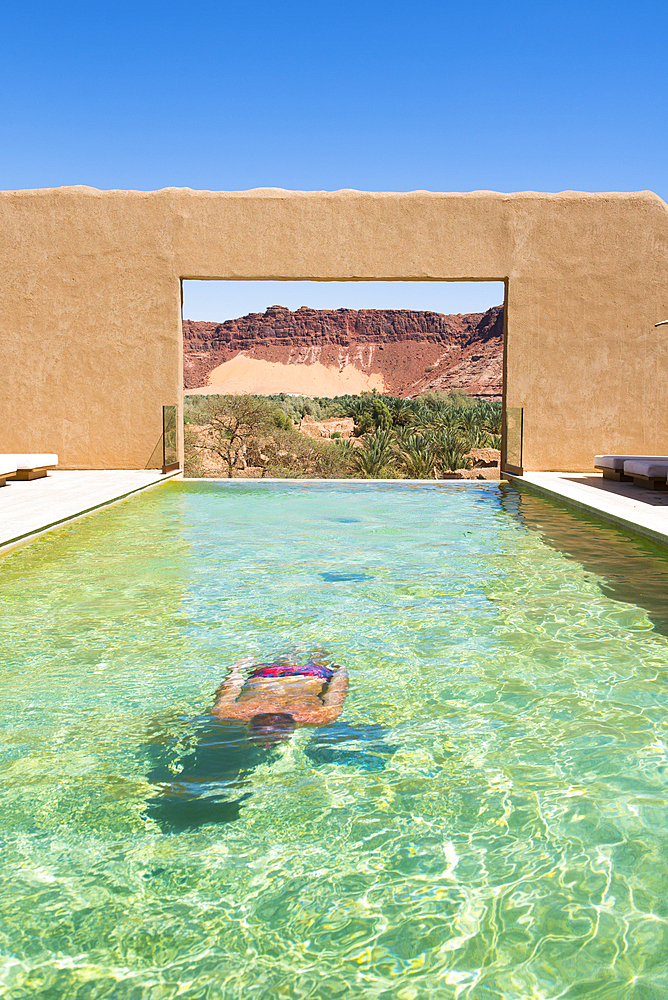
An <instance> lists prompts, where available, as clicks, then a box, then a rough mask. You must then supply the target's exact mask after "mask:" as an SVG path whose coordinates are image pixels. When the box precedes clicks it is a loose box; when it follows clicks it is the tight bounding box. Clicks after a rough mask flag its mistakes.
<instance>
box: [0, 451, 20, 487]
mask: <svg viewBox="0 0 668 1000" xmlns="http://www.w3.org/2000/svg"><path fill="white" fill-rule="evenodd" d="M15 472H16V456H15V455H0V486H6V485H7V476H13V475H14V474H15Z"/></svg>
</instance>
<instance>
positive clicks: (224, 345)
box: [183, 306, 503, 398]
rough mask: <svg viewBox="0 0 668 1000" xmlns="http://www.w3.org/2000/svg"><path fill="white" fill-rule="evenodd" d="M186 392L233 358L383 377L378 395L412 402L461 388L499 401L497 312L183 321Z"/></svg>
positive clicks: (317, 313) (279, 310) (273, 313)
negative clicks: (350, 367) (426, 394)
mask: <svg viewBox="0 0 668 1000" xmlns="http://www.w3.org/2000/svg"><path fill="white" fill-rule="evenodd" d="M183 338H184V344H183V350H184V354H183V361H184V383H185V388H186V389H196V388H200V387H203V386H206V385H207V384H208V376H209V373H210V372H211V371H213V369H214V368H217V367H218V365H221V364H223V363H224V362H225V361H229V360H230V359H231V358H233V357H234V356H235V355H236V354H238V353H239V352H242V351H243V352H244V354H246V355H248V356H249V357H253V358H258V359H260V360H264V361H274V362H280V363H282V364H286V365H290V364H313V363H315V362H316V361H319V362H320V363H321V364H324V365H326V366H327V367H330V368H339V370H341V369H343V368H344V367H345V366H346V365H348V364H352V365H354V366H355V367H356V368H359V369H360V370H363V371H366V372H369V373H378V374H380V375H381V376H382V378H383V381H384V385H385V391H386V392H389V393H391V394H392V395H396V396H416V395H418V394H419V393H421V392H425V391H427V390H438V391H448V390H450V389H455V388H456V389H463V390H465V391H466V392H468V393H469V394H470V395H475V396H484V397H488V398H495V397H500V395H501V388H502V371H503V306H494V307H493V308H492V309H488V310H487V312H485V313H471V314H468V315H451V316H446V315H444V314H442V313H434V312H418V311H414V310H408V309H310V308H308V307H307V306H302V307H301V308H300V309H297V310H295V311H292V310H290V309H286V308H284V307H283V306H271V307H270V308H269V309H267V311H266V312H264V313H250V314H249V315H248V316H242V317H240V318H239V319H234V320H226V321H225V322H224V323H204V322H195V321H193V320H184V321H183Z"/></svg>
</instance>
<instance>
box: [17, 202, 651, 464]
mask: <svg viewBox="0 0 668 1000" xmlns="http://www.w3.org/2000/svg"><path fill="white" fill-rule="evenodd" d="M0 275H1V276H0V324H1V327H0V329H1V333H0V341H1V344H2V354H1V358H2V379H1V383H0V430H1V435H2V437H1V439H0V452H12V451H21V452H24V451H56V452H58V453H59V455H60V458H61V466H62V467H66V468H143V467H144V466H146V465H147V463H148V462H150V461H151V456H152V455H154V453H155V449H156V445H157V444H158V442H159V439H160V433H161V407H162V405H163V404H164V403H173V402H176V401H177V400H180V398H181V384H182V347H181V317H180V286H179V280H180V279H181V278H285V279H295V278H320V279H324V280H327V279H338V280H340V279H347V278H349V279H403V280H405V279H410V278H415V279H420V280H424V279H428V278H433V279H435V280H442V279H446V280H447V279H451V280H461V279H496V280H498V279H507V282H508V316H507V320H508V338H507V402H508V405H511V406H523V407H524V421H525V439H524V466H525V468H527V469H580V468H583V469H584V468H589V467H591V463H592V457H593V455H594V453H595V452H598V451H615V452H629V453H633V452H639V453H646V454H652V453H658V454H665V453H666V451H668V439H667V434H666V412H667V406H668V328H666V327H659V328H658V329H656V328H655V327H654V324H655V323H656V322H658V321H659V320H662V319H666V318H668V206H667V205H666V204H665V203H664V202H663V201H661V199H660V198H658V197H657V196H656V195H654V194H652V193H651V192H640V193H636V194H581V193H571V192H567V193H562V194H558V195H548V194H534V193H522V194H512V195H506V194H497V193H494V192H476V193H473V194H433V193H429V192H412V193H410V194H373V193H364V192H356V191H339V192H334V193H327V192H290V191H282V190H277V189H268V190H257V191H248V192H232V193H229V192H206V191H191V190H189V189H166V190H164V191H155V192H147V193H143V192H135V191H97V190H95V189H92V188H84V187H75V188H59V189H54V190H43V191H18V192H4V193H0ZM152 464H159V462H156V461H155V456H154V460H153V463H152Z"/></svg>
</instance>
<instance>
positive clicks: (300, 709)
mask: <svg viewBox="0 0 668 1000" xmlns="http://www.w3.org/2000/svg"><path fill="white" fill-rule="evenodd" d="M248 666H252V667H253V669H252V670H251V672H250V674H249V675H248V677H247V678H245V677H244V675H243V674H242V672H241V668H242V667H248ZM347 691H348V672H347V671H346V668H345V667H340V666H338V665H337V664H333V665H332V666H326V665H324V664H322V663H314V662H312V661H311V662H309V663H304V664H295V663H285V662H281V661H277V662H274V663H257V664H255V663H253V660H251V659H246V660H240V661H239V662H238V663H235V664H234V665H233V666H232V668H231V669H230V673H229V674H228V675H227V677H226V678H225V680H224V681H223V683H222V684H221V685H220V687H219V688H218V690H217V691H216V696H215V697H216V700H215V703H214V706H213V708H212V709H211V714H212V715H213V716H215V717H216V718H218V719H224V720H230V721H231V720H232V719H240V720H242V721H244V722H248V723H249V729H250V733H251V736H252V737H253V738H254V739H255V740H257V741H259V742H261V743H264V745H265V746H271V745H273V744H275V743H278V742H280V741H281V740H285V739H288V738H289V736H290V735H291V733H292V732H293V730H294V729H295V728H297V727H301V726H327V725H329V723H330V722H334V720H335V719H338V717H339V715H340V714H341V710H342V708H343V702H344V701H345V697H346V693H347ZM265 741H266V742H265Z"/></svg>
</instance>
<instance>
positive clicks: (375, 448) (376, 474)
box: [353, 430, 394, 479]
mask: <svg viewBox="0 0 668 1000" xmlns="http://www.w3.org/2000/svg"><path fill="white" fill-rule="evenodd" d="M392 443H393V437H392V433H391V432H390V431H388V430H377V431H376V432H375V433H374V434H368V435H367V437H366V438H365V441H364V444H363V445H362V447H361V448H357V449H356V451H355V454H354V456H353V466H354V468H355V469H356V470H357V471H358V472H361V473H362V475H363V476H365V477H366V478H367V479H380V478H381V475H382V473H383V472H386V471H388V470H389V469H390V468H391V467H392V465H393V464H394V453H393V451H392Z"/></svg>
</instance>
